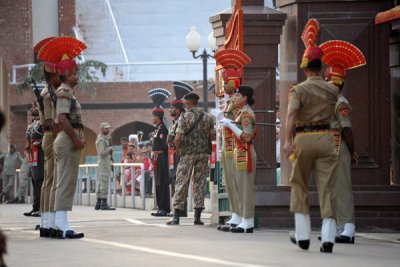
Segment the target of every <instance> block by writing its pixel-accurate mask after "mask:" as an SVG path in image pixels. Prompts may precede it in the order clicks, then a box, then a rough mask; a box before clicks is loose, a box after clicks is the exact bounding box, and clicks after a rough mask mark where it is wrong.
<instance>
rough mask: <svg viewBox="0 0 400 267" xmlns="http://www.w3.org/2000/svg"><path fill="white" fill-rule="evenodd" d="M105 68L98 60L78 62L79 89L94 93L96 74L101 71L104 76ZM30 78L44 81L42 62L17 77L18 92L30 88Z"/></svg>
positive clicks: (39, 81) (38, 81) (96, 80)
mask: <svg viewBox="0 0 400 267" xmlns="http://www.w3.org/2000/svg"><path fill="white" fill-rule="evenodd" d="M106 70H107V65H106V64H104V63H103V62H100V61H95V60H87V61H85V62H83V63H78V70H77V76H78V80H79V84H78V87H79V89H80V90H81V91H84V92H90V93H91V94H92V95H95V94H96V88H95V86H94V83H95V82H98V81H99V78H98V77H97V75H98V74H99V73H101V75H103V76H105V75H106ZM32 80H34V81H35V82H36V83H41V82H44V73H43V64H42V63H41V62H40V63H37V64H35V65H34V66H33V68H31V69H30V71H29V72H28V73H27V75H26V76H23V77H21V78H20V79H19V81H18V83H17V90H18V92H19V93H21V94H22V93H23V92H24V91H26V90H31V84H32Z"/></svg>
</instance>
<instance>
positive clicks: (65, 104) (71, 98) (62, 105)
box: [56, 83, 83, 128]
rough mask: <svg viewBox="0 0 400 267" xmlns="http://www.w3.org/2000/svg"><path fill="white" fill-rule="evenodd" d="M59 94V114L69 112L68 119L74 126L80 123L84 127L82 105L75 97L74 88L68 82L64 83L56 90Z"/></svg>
mask: <svg viewBox="0 0 400 267" xmlns="http://www.w3.org/2000/svg"><path fill="white" fill-rule="evenodd" d="M56 95H57V109H56V110H57V116H58V115H60V114H67V115H68V120H69V121H70V123H71V125H72V127H74V128H78V127H77V126H78V125H81V126H82V127H83V120H82V111H81V105H80V104H79V102H78V100H77V99H76V98H75V95H74V93H73V89H72V88H71V87H69V86H68V85H67V84H65V83H62V84H61V86H60V87H58V89H57V91H56Z"/></svg>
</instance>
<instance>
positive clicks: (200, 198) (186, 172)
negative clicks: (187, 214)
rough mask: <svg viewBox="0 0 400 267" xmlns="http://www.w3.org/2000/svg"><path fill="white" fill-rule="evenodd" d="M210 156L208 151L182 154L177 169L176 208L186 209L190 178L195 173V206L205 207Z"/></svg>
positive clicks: (174, 205)
mask: <svg viewBox="0 0 400 267" xmlns="http://www.w3.org/2000/svg"><path fill="white" fill-rule="evenodd" d="M208 158H209V155H208V154H206V153H198V154H189V155H182V156H181V159H180V161H179V165H178V169H177V170H176V181H175V194H174V204H173V207H174V210H180V211H183V210H185V203H186V202H185V201H186V199H187V197H188V190H189V184H190V180H191V178H192V173H193V172H194V174H193V177H194V178H193V179H194V181H193V198H194V205H195V206H194V207H195V208H201V209H203V208H204V197H205V194H206V182H207V172H208Z"/></svg>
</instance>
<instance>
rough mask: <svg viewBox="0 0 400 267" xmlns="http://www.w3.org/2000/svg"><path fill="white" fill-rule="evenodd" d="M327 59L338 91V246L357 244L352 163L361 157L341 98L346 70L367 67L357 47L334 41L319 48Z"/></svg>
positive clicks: (335, 124) (347, 106)
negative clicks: (355, 145)
mask: <svg viewBox="0 0 400 267" xmlns="http://www.w3.org/2000/svg"><path fill="white" fill-rule="evenodd" d="M320 47H321V49H322V51H323V53H324V55H325V56H323V57H322V61H323V62H324V63H325V64H327V65H328V67H327V68H326V78H327V79H328V80H329V81H330V82H331V83H333V84H334V85H335V86H337V88H338V89H339V92H340V94H339V97H338V101H337V103H336V107H335V118H336V120H335V121H334V122H333V123H331V128H332V130H333V132H334V134H335V141H336V150H337V151H338V152H339V162H338V167H337V172H336V176H337V181H336V205H337V206H336V222H337V236H336V238H335V242H336V243H350V244H354V235H355V216H354V198H353V187H352V183H351V163H356V162H357V158H358V155H357V153H355V152H354V140H353V132H352V129H351V113H352V112H351V105H350V103H349V101H348V100H347V99H346V98H345V97H344V96H343V95H342V90H343V86H344V79H345V77H346V70H348V69H353V68H356V67H360V66H363V65H365V64H366V61H365V57H364V55H363V54H362V52H361V51H360V50H359V49H358V48H357V47H356V46H354V45H352V44H350V43H348V42H345V41H341V40H332V41H327V42H325V43H323V44H321V45H320Z"/></svg>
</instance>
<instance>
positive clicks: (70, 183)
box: [54, 130, 83, 211]
mask: <svg viewBox="0 0 400 267" xmlns="http://www.w3.org/2000/svg"><path fill="white" fill-rule="evenodd" d="M75 132H76V133H77V134H78V135H79V136H80V137H83V133H82V131H78V130H75ZM80 153H81V150H77V149H76V148H75V146H74V144H73V142H72V140H71V139H70V138H69V137H68V135H67V134H66V133H65V132H60V133H59V134H58V135H57V137H56V140H55V141H54V156H55V162H56V172H57V174H56V175H57V184H56V192H55V205H54V210H55V211H70V210H72V203H73V200H74V195H75V190H76V183H77V180H78V171H79V159H80Z"/></svg>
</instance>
